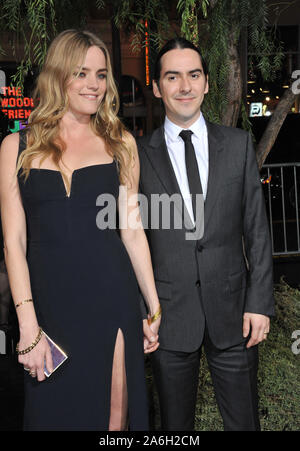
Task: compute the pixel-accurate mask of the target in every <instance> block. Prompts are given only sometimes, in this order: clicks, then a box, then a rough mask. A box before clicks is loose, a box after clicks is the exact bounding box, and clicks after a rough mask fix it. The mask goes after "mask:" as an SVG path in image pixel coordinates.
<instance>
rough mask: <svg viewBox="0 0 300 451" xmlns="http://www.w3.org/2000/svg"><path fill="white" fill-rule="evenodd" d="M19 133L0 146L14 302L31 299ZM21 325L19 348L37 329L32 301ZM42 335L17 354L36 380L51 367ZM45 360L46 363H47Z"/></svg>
mask: <svg viewBox="0 0 300 451" xmlns="http://www.w3.org/2000/svg"><path fill="white" fill-rule="evenodd" d="M18 146H19V135H18V134H12V135H9V136H7V137H6V138H5V139H4V140H3V142H2V145H1V150H0V208H1V220H2V229H3V239H4V257H5V263H6V268H7V273H8V278H9V284H10V290H11V294H12V298H13V300H14V303H15V305H17V304H19V303H21V302H22V301H24V300H27V299H31V298H32V293H31V287H30V277H29V270H28V265H27V261H26V219H25V213H24V209H23V205H22V200H21V196H20V191H19V186H18V180H17V177H16V159H17V154H18ZM16 312H17V316H18V321H19V328H20V342H19V349H20V350H23V349H26V348H27V347H28V346H30V345H31V343H32V342H34V340H35V339H36V337H37V335H38V332H39V325H38V322H37V318H36V314H35V310H34V303H32V302H28V303H25V304H22V305H20V306H19V307H18V308H17V309H16ZM49 352H50V349H49V347H48V345H47V341H46V339H45V337H42V339H41V341H40V342H39V344H38V345H37V346H36V347H35V348H34V349H33V350H32V351H30V352H29V353H28V354H24V355H22V356H21V355H20V356H19V362H20V363H22V364H24V367H26V368H29V369H31V370H32V371H33V372H34V371H35V372H36V373H37V376H38V380H43V379H44V378H45V376H44V372H43V369H44V359H45V358H46V361H47V363H48V364H49V365H50V368H48V369H49V370H51V369H52V360H51V353H50V356H49ZM48 364H47V367H48Z"/></svg>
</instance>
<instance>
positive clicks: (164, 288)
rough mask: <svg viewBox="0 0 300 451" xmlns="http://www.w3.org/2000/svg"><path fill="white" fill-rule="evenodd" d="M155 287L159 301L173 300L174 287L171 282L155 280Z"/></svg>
mask: <svg viewBox="0 0 300 451" xmlns="http://www.w3.org/2000/svg"><path fill="white" fill-rule="evenodd" d="M155 285H156V290H157V294H158V297H159V299H165V300H170V299H171V294H172V287H171V283H170V282H165V281H162V280H155Z"/></svg>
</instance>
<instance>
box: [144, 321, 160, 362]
mask: <svg viewBox="0 0 300 451" xmlns="http://www.w3.org/2000/svg"><path fill="white" fill-rule="evenodd" d="M160 323H161V315H160V316H159V317H158V318H157V320H155V321H153V323H152V324H151V325H150V326H149V324H148V320H147V319H144V320H143V330H144V353H145V354H150V353H151V352H154V351H156V349H157V348H158V347H159V342H158V330H159V326H160Z"/></svg>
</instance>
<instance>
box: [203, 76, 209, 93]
mask: <svg viewBox="0 0 300 451" xmlns="http://www.w3.org/2000/svg"><path fill="white" fill-rule="evenodd" d="M208 91H209V84H208V75H206V86H205V90H204V94H207V93H208Z"/></svg>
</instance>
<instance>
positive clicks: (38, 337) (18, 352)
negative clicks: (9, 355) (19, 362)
mask: <svg viewBox="0 0 300 451" xmlns="http://www.w3.org/2000/svg"><path fill="white" fill-rule="evenodd" d="M42 335H43V329H42V328H41V327H40V330H39V333H38V336H37V337H36V339H35V340H34V341H33V342H32V343H31V345H30V346H28V348H26V349H23V350H22V351H19V343H18V344H17V347H16V352H17V354H18V355H24V354H28V352H30V351H32V349H33V348H34V347H35V346H36V345H37V344H38V342H39V341H40V339H41V338H42Z"/></svg>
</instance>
